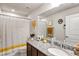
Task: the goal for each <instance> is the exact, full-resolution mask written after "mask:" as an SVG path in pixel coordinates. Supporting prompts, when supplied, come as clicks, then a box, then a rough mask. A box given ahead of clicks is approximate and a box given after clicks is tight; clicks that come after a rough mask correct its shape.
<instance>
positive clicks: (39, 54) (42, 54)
mask: <svg viewBox="0 0 79 59" xmlns="http://www.w3.org/2000/svg"><path fill="white" fill-rule="evenodd" d="M38 56H46V55H45V54H44V53H42V52H40V51H38Z"/></svg>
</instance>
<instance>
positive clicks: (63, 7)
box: [39, 3, 79, 18]
mask: <svg viewBox="0 0 79 59" xmlns="http://www.w3.org/2000/svg"><path fill="white" fill-rule="evenodd" d="M77 6H79V3H64V4H60V5H59V6H57V7H54V8H52V9H50V10H48V11H46V12H44V13H42V14H40V15H39V16H40V17H42V18H45V17H48V16H50V15H53V14H56V13H58V12H61V11H64V10H66V9H70V8H73V7H77Z"/></svg>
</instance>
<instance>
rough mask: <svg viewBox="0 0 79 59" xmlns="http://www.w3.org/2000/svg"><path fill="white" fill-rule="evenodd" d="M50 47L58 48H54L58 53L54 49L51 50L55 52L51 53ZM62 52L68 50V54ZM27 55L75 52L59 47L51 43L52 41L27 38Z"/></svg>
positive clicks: (72, 53) (72, 54)
mask: <svg viewBox="0 0 79 59" xmlns="http://www.w3.org/2000/svg"><path fill="white" fill-rule="evenodd" d="M50 48H56V49H54V50H55V52H56V53H55V52H54V50H51V51H53V52H51V53H50V52H49V51H48V50H49V49H50ZM56 50H60V51H56ZM60 52H61V53H60ZM62 52H67V54H68V55H66V54H62ZM58 53H59V54H60V55H59V54H58ZM27 56H74V52H73V51H71V50H67V49H63V48H62V49H60V48H59V47H57V46H55V45H51V44H50V43H43V42H42V41H37V40H27Z"/></svg>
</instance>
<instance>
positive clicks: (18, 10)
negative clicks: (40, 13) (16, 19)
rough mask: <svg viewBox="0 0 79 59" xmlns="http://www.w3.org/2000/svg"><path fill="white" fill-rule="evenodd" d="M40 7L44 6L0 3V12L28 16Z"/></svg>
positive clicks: (40, 4) (38, 4) (39, 4)
mask: <svg viewBox="0 0 79 59" xmlns="http://www.w3.org/2000/svg"><path fill="white" fill-rule="evenodd" d="M42 5H44V3H0V9H1V11H5V12H12V13H15V14H19V15H22V16H28V15H29V14H30V13H31V12H33V11H34V10H36V9H37V8H39V7H41V6H42Z"/></svg>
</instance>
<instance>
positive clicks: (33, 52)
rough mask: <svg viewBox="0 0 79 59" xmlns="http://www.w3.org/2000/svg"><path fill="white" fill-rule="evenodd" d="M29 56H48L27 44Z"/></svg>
mask: <svg viewBox="0 0 79 59" xmlns="http://www.w3.org/2000/svg"><path fill="white" fill-rule="evenodd" d="M27 56H46V55H45V54H44V53H42V52H41V51H39V50H38V49H36V48H35V47H33V46H32V45H30V44H29V43H27Z"/></svg>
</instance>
